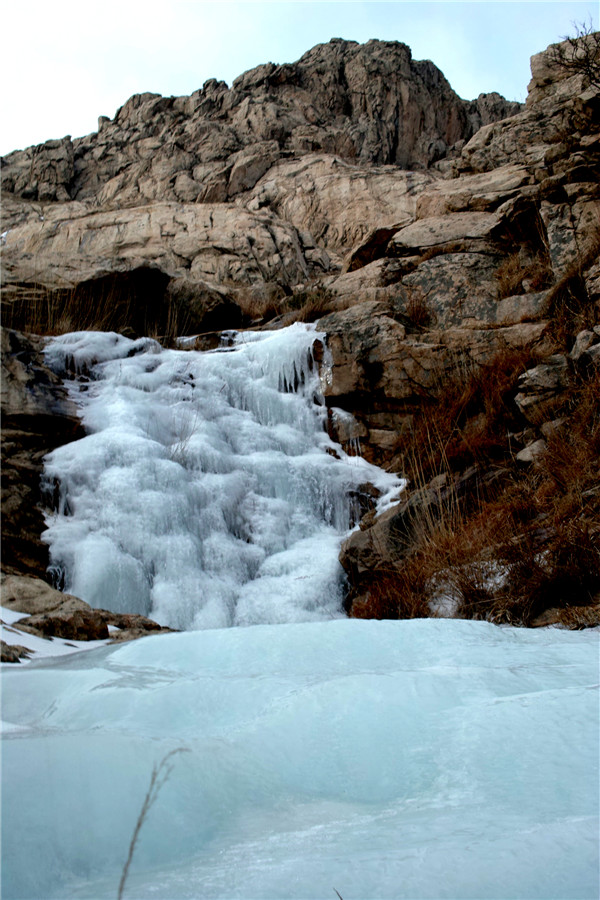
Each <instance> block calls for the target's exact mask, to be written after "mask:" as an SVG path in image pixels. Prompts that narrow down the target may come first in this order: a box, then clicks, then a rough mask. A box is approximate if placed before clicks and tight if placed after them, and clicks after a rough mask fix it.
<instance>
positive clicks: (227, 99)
mask: <svg viewBox="0 0 600 900" xmlns="http://www.w3.org/2000/svg"><path fill="white" fill-rule="evenodd" d="M518 108H519V105H518V104H514V103H507V102H506V101H504V99H503V98H501V97H499V96H498V95H482V96H481V97H479V98H478V100H476V101H471V102H467V101H464V100H461V99H460V98H459V97H458V96H457V95H456V94H455V93H454V91H453V90H452V89H451V87H450V85H449V84H448V82H447V81H446V79H445V78H444V76H443V75H442V73H441V72H440V71H439V70H438V69H437V68H436V67H435V66H434V65H433V64H432V63H431V62H428V61H426V62H418V61H414V60H413V59H412V56H411V52H410V49H409V48H408V47H407V46H405V45H404V44H400V43H391V42H382V41H369V42H368V43H367V44H364V45H360V44H356V43H354V42H348V41H342V40H332V41H331V42H330V43H329V44H325V45H320V46H318V47H315V48H314V49H313V50H311V51H309V52H308V53H307V54H305V55H304V56H303V57H302V59H300V60H299V61H298V62H297V63H295V64H293V65H283V66H275V65H274V64H267V65H264V66H259V67H258V68H256V69H253V70H252V71H250V72H246V73H245V74H244V75H241V76H240V77H239V78H238V79H236V80H235V81H234V83H233V85H232V86H231V88H228V87H227V85H225V84H224V83H222V82H216V81H214V80H211V81H208V82H206V84H205V85H204V87H203V88H202V89H201V90H198V91H196V92H195V93H194V94H192V95H191V96H189V97H161V96H159V95H156V94H141V95H136V96H134V97H131V98H130V99H129V100H128V101H127V103H125V104H124V105H123V106H122V107H121V108H120V109H119V110H118V112H117V113H116V115H115V117H114V119H112V120H110V119H108V118H106V117H101V118H100V121H99V129H98V132H97V133H94V134H92V135H88V136H87V137H83V138H79V139H76V140H71V138H70V137H65V138H63V139H62V140H52V141H48V142H47V143H45V144H42V145H40V146H37V147H30V148H29V149H27V150H23V151H16V152H15V153H11V154H9V155H8V156H7V157H6V158H5V159H4V160H3V174H2V178H3V182H2V184H3V191H4V225H3V230H4V232H5V234H4V241H5V251H4V262H3V265H4V276H3V277H4V284H5V285H6V286H7V287H8V286H14V292H13V294H12V295H11V294H10V293H9V294H8V295H7V296H12V298H13V299H14V298H16V299H18V298H19V297H21V298H24V299H25V298H26V297H27V292H28V290H30V286H31V285H32V284H36V285H42V286H45V287H46V288H52V289H55V288H64V287H71V288H72V287H74V286H76V285H81V284H82V283H83V282H88V281H93V280H95V279H98V278H101V277H105V276H107V275H114V274H115V273H124V272H131V271H132V270H134V271H135V270H137V269H139V268H142V267H147V266H151V267H152V268H154V269H156V270H160V272H162V273H165V274H166V276H168V278H167V281H168V280H169V279H170V280H171V289H172V291H174V292H175V293H176V294H177V295H181V291H182V290H183V291H184V293H185V294H186V296H188V297H191V298H195V301H196V302H195V306H196V309H195V311H194V312H193V314H192V316H191V319H190V325H191V326H192V327H196V328H198V327H200V326H201V324H202V315H201V313H202V312H203V310H204V304H205V302H206V300H207V298H210V296H211V293H214V292H215V291H218V292H220V293H221V294H223V292H224V291H225V292H227V293H228V294H233V296H237V295H239V293H240V290H241V289H242V288H247V287H248V286H250V285H255V286H256V285H258V286H260V287H261V288H262V287H264V285H265V284H267V285H272V286H276V287H277V288H278V289H279V290H281V291H283V292H285V293H289V292H291V291H294V290H297V289H303V288H304V286H305V284H306V283H310V282H311V281H312V280H314V279H315V278H316V277H318V276H319V275H322V274H323V273H325V272H336V271H339V270H340V268H341V266H342V263H343V260H344V258H345V255H346V254H347V253H348V252H349V251H350V250H351V249H352V248H353V247H354V246H355V245H356V244H357V243H359V242H360V241H361V239H362V238H364V237H365V236H366V235H367V234H369V233H370V232H371V231H372V230H373V229H375V228H376V227H379V226H380V224H381V222H382V219H383V220H384V221H385V222H388V221H389V222H391V223H393V224H405V223H409V222H410V221H412V219H413V218H414V214H415V204H416V198H417V196H418V195H419V193H420V192H421V191H422V190H423V188H424V187H425V186H427V185H429V184H431V183H432V181H434V180H435V179H436V178H437V177H439V174H438V173H432V172H431V171H430V169H431V166H432V165H435V164H436V161H437V160H440V159H443V158H446V157H448V156H452V155H456V154H457V152H458V150H459V149H460V147H461V146H462V145H463V144H464V142H465V141H466V140H468V139H469V138H470V137H471V136H472V135H473V134H474V133H475V132H476V131H477V129H478V128H480V127H481V126H482V125H484V124H486V123H489V122H491V121H495V120H496V119H497V118H498V117H501V116H506V115H508V114H510V113H514V112H515V111H517V109H518ZM407 170H410V174H409V172H408V171H407ZM415 170H418V171H419V172H420V173H422V174H419V175H416V174H414V171H415ZM192 305H194V304H192ZM198 310H200V314H199V312H198ZM230 317H231V310H228V311H227V315H226V316H222V317H221V318H222V319H223V321H222V324H223V325H227V324H230V322H229V321H228V319H230ZM16 324H19V323H18V322H17V323H16Z"/></svg>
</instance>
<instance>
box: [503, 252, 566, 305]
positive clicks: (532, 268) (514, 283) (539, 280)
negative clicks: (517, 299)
mask: <svg viewBox="0 0 600 900" xmlns="http://www.w3.org/2000/svg"><path fill="white" fill-rule="evenodd" d="M495 277H496V281H497V282H498V300H503V299H504V298H505V297H513V296H515V295H519V294H526V293H530V292H536V291H543V290H545V288H548V287H550V285H551V284H552V270H551V269H550V266H549V264H548V261H547V260H546V259H544V258H543V257H542V256H536V257H535V259H533V260H532V261H531V262H530V263H528V264H526V265H524V264H523V263H522V262H521V257H520V254H519V253H513V254H512V255H511V256H508V257H507V258H506V259H505V260H504V262H503V263H502V264H501V265H500V266H499V267H498V269H497V271H496V274H495Z"/></svg>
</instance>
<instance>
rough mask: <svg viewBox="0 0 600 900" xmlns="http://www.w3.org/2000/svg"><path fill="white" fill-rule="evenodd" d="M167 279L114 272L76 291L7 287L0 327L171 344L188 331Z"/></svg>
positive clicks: (154, 272)
mask: <svg viewBox="0 0 600 900" xmlns="http://www.w3.org/2000/svg"><path fill="white" fill-rule="evenodd" d="M168 281H169V279H168V276H165V275H164V274H163V273H162V272H159V271H157V270H153V269H138V270H135V271H133V272H127V273H116V274H113V275H108V276H105V277H102V278H97V279H94V280H91V281H88V282H83V283H81V284H79V285H77V286H76V287H74V288H56V289H52V288H48V287H46V286H45V285H32V284H24V285H11V286H8V287H5V288H4V290H3V296H2V324H3V325H4V326H6V327H8V328H15V329H17V330H19V331H25V332H29V333H32V334H41V335H48V334H65V333H66V332H69V331H90V330H93V331H120V332H121V333H123V334H128V335H130V336H142V335H157V336H161V338H162V339H164V340H166V341H169V340H171V339H173V338H174V337H175V336H176V335H177V334H179V333H181V331H183V330H184V329H185V326H186V318H187V312H186V309H185V305H184V304H182V303H178V302H177V301H175V300H173V299H172V298H171V297H170V295H169V294H168V292H166V287H167V284H168Z"/></svg>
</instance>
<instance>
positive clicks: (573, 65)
mask: <svg viewBox="0 0 600 900" xmlns="http://www.w3.org/2000/svg"><path fill="white" fill-rule="evenodd" d="M551 59H552V61H553V62H554V64H555V65H556V66H558V68H559V69H562V70H563V71H564V72H567V73H568V74H569V75H583V76H584V79H585V81H586V83H587V84H588V85H589V86H591V87H595V88H598V89H600V32H598V31H594V30H593V26H592V23H591V20H590V23H589V24H585V23H583V24H580V25H575V34H574V35H572V36H565V37H564V38H563V43H562V44H555V45H554V46H553V47H552V49H551Z"/></svg>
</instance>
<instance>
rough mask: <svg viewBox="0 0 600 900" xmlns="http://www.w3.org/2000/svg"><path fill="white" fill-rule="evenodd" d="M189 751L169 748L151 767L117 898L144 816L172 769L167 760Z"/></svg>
mask: <svg viewBox="0 0 600 900" xmlns="http://www.w3.org/2000/svg"><path fill="white" fill-rule="evenodd" d="M189 752H190V751H189V750H188V749H187V748H186V747H178V748H177V749H176V750H171V751H170V753H167V755H166V756H163V758H162V759H161V761H160V762H159V763H158V765H157V764H156V763H155V764H154V765H153V767H152V775H151V776H150V784H149V785H148V790H147V791H146V796H145V797H144V802H143V804H142V808H141V810H140V814H139V816H138V818H137V822H136V823H135V828H134V829H133V834H132V836H131V841H130V843H129V852H128V854H127V860H126V861H125V865H124V866H123V872H122V874H121V881H120V882H119V892H118V894H117V900H122V897H123V891H124V889H125V882H126V881H127V876H128V874H129V866H130V865H131V860H132V859H133V854H134V851H135V846H136V844H137V841H138V838H139V836H140V831H141V830H142V825H143V824H144V821H145V819H146V816H147V815H148V813H149V812H150V809H151V807H152V804H153V803H154V801H155V800H156V798H157V797H158V795H159V793H160V790H161V788H162V787H163V785H164V784H165V782H166V781H167V780H168V779H169V777H170V775H171V772H172V771H173V764H172V763H170V762H169V760H170V759H172V757H173V756H175V755H176V754H177V753H189Z"/></svg>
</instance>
